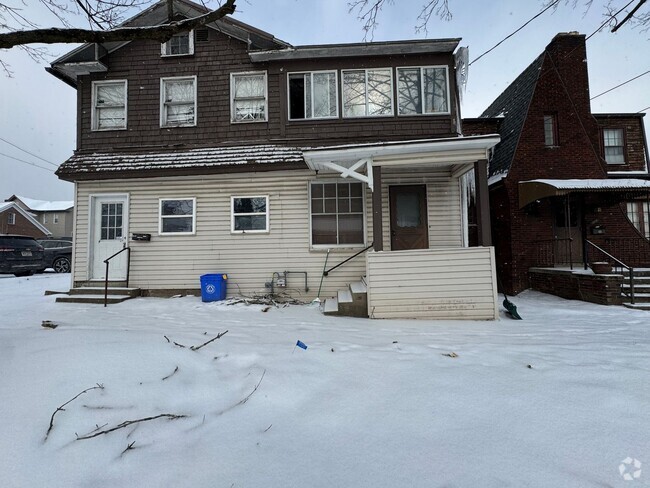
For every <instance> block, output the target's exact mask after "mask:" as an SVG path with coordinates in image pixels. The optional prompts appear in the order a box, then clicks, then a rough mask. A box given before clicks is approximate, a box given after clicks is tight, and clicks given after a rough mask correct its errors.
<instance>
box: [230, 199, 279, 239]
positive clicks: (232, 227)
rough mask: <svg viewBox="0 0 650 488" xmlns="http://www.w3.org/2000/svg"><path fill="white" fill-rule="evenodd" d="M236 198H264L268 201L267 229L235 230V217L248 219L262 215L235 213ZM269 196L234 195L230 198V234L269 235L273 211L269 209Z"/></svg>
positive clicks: (256, 213) (257, 213)
mask: <svg viewBox="0 0 650 488" xmlns="http://www.w3.org/2000/svg"><path fill="white" fill-rule="evenodd" d="M235 198H264V199H265V200H266V213H265V216H266V228H265V229H263V230H260V229H258V230H237V229H235V217H247V216H252V215H262V214H261V213H259V212H253V213H238V214H236V213H235ZM269 203H270V199H269V195H233V196H231V197H230V233H231V234H268V233H269V232H271V226H270V222H271V209H270V208H269Z"/></svg>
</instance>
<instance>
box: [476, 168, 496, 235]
mask: <svg viewBox="0 0 650 488" xmlns="http://www.w3.org/2000/svg"><path fill="white" fill-rule="evenodd" d="M474 182H475V186H476V220H477V224H478V244H479V246H491V245H492V229H491V227H490V196H489V194H488V191H489V190H488V183H487V160H485V159H480V160H478V161H474Z"/></svg>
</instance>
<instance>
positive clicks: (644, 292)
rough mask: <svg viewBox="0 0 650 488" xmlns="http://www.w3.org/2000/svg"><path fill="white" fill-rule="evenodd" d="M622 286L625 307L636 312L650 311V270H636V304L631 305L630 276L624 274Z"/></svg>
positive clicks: (626, 273)
mask: <svg viewBox="0 0 650 488" xmlns="http://www.w3.org/2000/svg"><path fill="white" fill-rule="evenodd" d="M623 276H624V281H623V285H622V286H621V299H622V300H623V306H624V307H627V308H633V309H635V310H650V269H639V270H637V269H635V270H634V304H632V303H630V275H629V273H628V272H627V271H625V272H624V273H623Z"/></svg>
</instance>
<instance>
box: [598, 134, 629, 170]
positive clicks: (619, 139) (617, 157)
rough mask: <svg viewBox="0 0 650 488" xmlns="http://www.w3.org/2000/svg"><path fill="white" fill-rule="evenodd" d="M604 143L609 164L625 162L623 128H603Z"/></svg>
mask: <svg viewBox="0 0 650 488" xmlns="http://www.w3.org/2000/svg"><path fill="white" fill-rule="evenodd" d="M603 143H604V145H605V161H607V164H625V138H624V134H623V129H603Z"/></svg>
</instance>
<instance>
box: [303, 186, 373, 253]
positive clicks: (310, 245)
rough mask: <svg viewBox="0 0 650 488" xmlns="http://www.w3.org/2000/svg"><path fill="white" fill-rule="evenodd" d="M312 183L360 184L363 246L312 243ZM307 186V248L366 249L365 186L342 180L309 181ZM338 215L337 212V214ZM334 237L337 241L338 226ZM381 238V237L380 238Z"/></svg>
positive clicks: (322, 249) (321, 249) (319, 249)
mask: <svg viewBox="0 0 650 488" xmlns="http://www.w3.org/2000/svg"><path fill="white" fill-rule="evenodd" d="M312 183H319V184H328V183H336V184H338V183H360V184H361V203H362V210H363V244H314V243H313V242H312V237H313V234H312V215H313V214H312V209H311V185H312ZM307 185H308V188H307V189H308V195H309V215H308V217H309V248H310V249H311V250H314V251H324V250H327V249H362V248H364V247H368V222H367V215H366V202H367V200H366V198H367V196H366V185H364V184H363V183H361V182H357V181H350V180H346V179H342V178H327V179H322V180H321V179H317V180H311V181H309V182H308V183H307ZM337 214H338V212H337ZM336 237H337V239H336V240H337V241H338V226H337V229H336ZM380 238H383V237H380Z"/></svg>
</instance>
